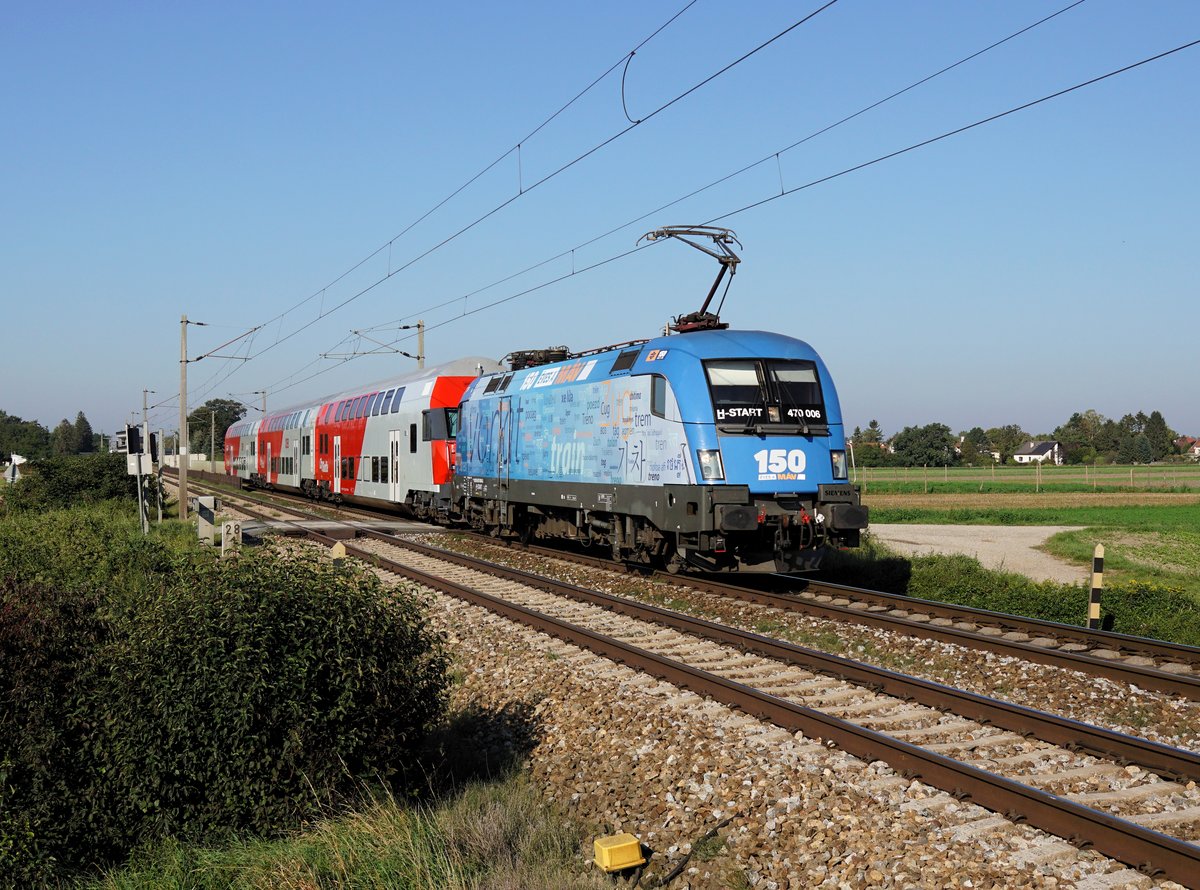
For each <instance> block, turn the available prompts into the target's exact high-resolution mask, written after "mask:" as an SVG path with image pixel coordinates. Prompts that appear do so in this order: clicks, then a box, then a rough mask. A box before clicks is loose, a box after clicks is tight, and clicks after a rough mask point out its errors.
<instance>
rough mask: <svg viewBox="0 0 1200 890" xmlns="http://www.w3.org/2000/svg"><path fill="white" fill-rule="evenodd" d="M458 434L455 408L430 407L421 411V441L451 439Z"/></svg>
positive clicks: (456, 410)
mask: <svg viewBox="0 0 1200 890" xmlns="http://www.w3.org/2000/svg"><path fill="white" fill-rule="evenodd" d="M457 435H458V409H457V408H430V409H429V410H427V411H422V412H421V441H422V442H434V441H438V442H440V441H444V440H446V439H453V438H454V437H456V436H457Z"/></svg>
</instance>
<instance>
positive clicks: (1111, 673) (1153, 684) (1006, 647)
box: [481, 536, 1200, 701]
mask: <svg viewBox="0 0 1200 890" xmlns="http://www.w3.org/2000/svg"><path fill="white" fill-rule="evenodd" d="M481 537H483V536H481ZM485 540H488V541H491V542H492V543H502V542H498V541H497V539H495V538H485ZM517 546H525V549H527V550H528V551H529V552H531V553H536V554H537V555H542V556H547V557H550V558H556V559H562V558H566V559H568V560H572V561H576V562H581V563H585V564H588V565H595V566H596V567H599V568H603V567H605V566H607V567H609V568H610V569H612V568H615V567H616V564H614V563H613V562H612V561H611V560H608V559H602V558H598V557H594V556H588V555H586V554H577V553H569V552H565V551H561V550H557V549H554V548H547V547H537V546H528V545H517ZM654 576H655V577H661V578H662V579H663V580H667V581H669V582H670V583H673V584H676V585H686V586H691V587H694V588H696V589H698V590H702V591H704V592H707V593H713V594H716V595H718V596H726V597H730V598H733V599H737V600H741V601H743V602H749V603H754V604H756V605H765V606H771V607H773V608H777V609H781V610H784V611H789V612H804V613H806V614H811V615H817V616H820V617H822V618H826V619H829V620H832V621H843V622H850V623H853V624H865V625H869V626H872V627H879V628H882V629H885V630H890V631H894V632H897V633H903V634H907V635H909V636H916V637H924V638H929V639H935V640H939V641H941V642H945V643H954V644H957V645H959V646H964V647H966V648H969V649H979V650H983V651H986V652H998V653H1000V654H1003V655H1010V656H1013V657H1016V658H1020V659H1021V660H1022V661H1032V662H1036V663H1039V664H1048V665H1052V666H1054V667H1062V668H1067V669H1069V670H1075V671H1080V672H1081V673H1086V674H1093V675H1095V676H1099V677H1105V678H1107V679H1110V680H1116V681H1119V682H1121V683H1131V684H1133V685H1136V686H1140V687H1141V688H1143V689H1153V690H1156V691H1158V692H1166V693H1170V694H1172V695H1178V696H1181V697H1183V698H1187V699H1192V700H1195V701H1200V676H1195V675H1193V676H1188V675H1186V674H1173V673H1170V672H1168V671H1161V670H1157V669H1155V668H1151V667H1142V666H1141V665H1132V664H1126V663H1124V662H1121V661H1119V660H1108V659H1104V658H1096V657H1095V656H1092V655H1087V654H1084V653H1078V652H1062V651H1060V650H1057V649H1050V648H1045V647H1042V646H1034V645H1032V644H1030V643H1024V642H1019V641H1016V640H1005V639H1001V638H999V637H992V636H985V635H981V634H978V633H975V632H973V631H968V630H962V629H960V628H957V627H939V626H936V625H932V624H929V623H928V622H917V621H909V620H907V619H905V618H899V617H896V616H894V615H888V614H887V613H884V612H868V611H864V610H861V609H851V608H849V607H848V606H839V605H835V604H833V603H822V602H818V601H816V600H810V599H805V598H803V597H796V596H794V595H787V594H780V593H772V592H770V591H766V590H757V589H755V588H752V587H743V586H741V585H736V584H727V583H724V582H717V581H713V580H711V579H708V578H697V577H695V576H692V575H687V576H681V575H671V574H669V573H666V572H655V573H654ZM814 583H815V582H814ZM820 583H821V584H822V585H823V582H820ZM824 586H828V587H829V588H830V589H836V590H838V591H839V592H847V593H851V592H853V591H856V590H858V589H859V588H852V587H842V586H839V585H824ZM863 593H864V594H870V595H872V596H877V597H890V596H895V597H896V603H897V605H898V606H899V605H906V606H909V607H912V606H914V605H918V604H919V605H920V607H921V611H925V612H930V613H932V614H935V615H939V614H944V615H945V616H946V617H949V616H950V615H952V614H957V613H958V611H959V610H960V609H961V607H952V606H948V605H947V604H945V603H936V602H933V601H931V600H914V599H911V598H908V597H903V596H899V595H896V594H884V593H881V592H880V591H867V590H864V591H863ZM927 607H928V608H927ZM913 611H915V609H914V610H913ZM975 614H979V615H994V616H996V623H1001V624H1004V625H1013V626H1015V625H1016V623H1017V622H1033V621H1036V620H1037V619H1026V618H1019V617H1016V616H1012V615H1007V614H1005V613H1003V612H987V611H986V610H983V609H979V610H975ZM1031 626H1032V625H1031ZM1037 626H1038V627H1039V628H1042V629H1045V630H1046V636H1050V635H1051V634H1054V633H1057V631H1056V630H1053V629H1056V628H1067V629H1068V630H1070V631H1071V632H1072V633H1073V634H1074V635H1075V637H1076V638H1078V639H1080V640H1085V639H1090V640H1091V642H1093V643H1095V639H1092V638H1090V637H1089V636H1088V634H1089V632H1088V631H1086V630H1085V629H1083V628H1078V627H1072V626H1071V625H1062V624H1055V623H1054V622H1049V621H1046V622H1039V623H1038V625H1037ZM1123 636H1124V635H1122V634H1108V635H1107V637H1109V638H1111V637H1123ZM1128 639H1130V640H1133V641H1136V642H1137V643H1138V644H1139V646H1141V649H1142V651H1146V650H1147V644H1149V645H1161V646H1163V647H1169V648H1168V649H1165V650H1164V651H1169V653H1170V654H1169V655H1166V656H1162V657H1167V658H1171V659H1178V660H1184V659H1182V658H1180V655H1179V653H1188V654H1190V655H1191V658H1190V659H1188V660H1192V661H1194V662H1195V663H1200V649H1194V648H1193V647H1190V646H1182V645H1176V644H1172V643H1160V641H1157V640H1145V639H1144V638H1142V637H1128Z"/></svg>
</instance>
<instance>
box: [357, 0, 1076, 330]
mask: <svg viewBox="0 0 1200 890" xmlns="http://www.w3.org/2000/svg"><path fill="white" fill-rule="evenodd" d="M1084 2H1086V0H1075V2H1073V3H1070V4H1068V5H1067V6H1064V7H1063V8H1061V9H1059V10H1058V11H1056V12H1053V13H1051V14H1050V15H1048V16H1045V17H1044V18H1041V19H1039V20H1038V21H1036V22H1033V23H1032V24H1030V25H1026V26H1025V27H1023V28H1021V29H1020V30H1017V31H1014V32H1013V33H1011V34H1009V35H1008V36H1007V37H1004V38H1001V39H1000V40H997V41H994V42H993V43H991V44H989V45H988V46H985V47H983V48H982V49H980V50H977V51H975V52H973V53H971V54H970V55H967V56H964V57H963V58H961V59H959V60H958V61H957V62H954V63H952V64H950V65H946V66H945V67H943V68H941V69H939V70H937V71H935V72H933V73H932V74H929V75H927V76H925V77H922V78H921V79H919V80H916V81H913V82H912V83H910V84H909V85H908V86H906V87H903V88H902V89H899V90H896V91H895V92H892V93H890V94H889V95H887V96H884V97H883V98H882V99H879V100H877V101H875V102H872V103H871V104H869V105H866V106H864V107H862V108H860V109H859V110H858V111H855V112H854V113H853V114H848V115H846V116H845V117H843V118H841V119H840V120H838V121H835V122H834V123H831V124H829V125H827V126H825V127H822V128H821V129H819V130H815V131H813V132H812V133H810V134H808V135H807V136H804V137H803V138H801V139H798V140H796V141H795V142H793V143H791V144H790V145H787V146H785V147H784V148H781V149H778V150H777V151H773V152H771V153H770V154H768V155H766V156H765V157H762V158H760V159H759V160H757V161H754V162H753V163H750V164H747V165H745V166H743V167H741V168H740V169H738V170H734V171H733V172H732V173H727V174H725V175H724V176H722V177H720V178H718V179H715V180H713V181H712V182H710V183H708V184H707V185H703V186H701V187H700V188H698V189H695V190H693V191H691V192H688V193H687V194H686V195H683V196H681V197H679V198H675V199H674V200H672V201H668V202H667V203H665V204H662V205H659V206H658V207H656V208H654V209H653V210H650V211H647V212H645V213H643V214H641V215H639V216H637V217H634V218H633V219H631V220H628V221H627V222H624V223H621V224H620V225H618V226H614V227H613V228H610V229H608V230H607V231H605V232H602V233H601V234H599V235H596V236H594V237H592V238H589V239H588V240H586V241H582V242H580V243H579V244H576V245H575V246H574V247H570V248H567V249H566V250H563V251H560V252H559V253H556V254H555V255H554V256H551V257H548V258H546V259H544V260H541V261H539V262H537V263H534V264H533V265H530V266H526V267H525V268H524V269H521V270H520V271H518V272H513V273H512V274H510V275H506V276H504V277H503V278H499V279H497V280H495V281H492V282H490V283H489V284H485V285H483V286H482V287H479V288H476V289H475V290H473V291H470V292H468V293H466V294H462V295H460V296H455V297H453V298H451V299H448V300H445V301H443V302H441V303H436V304H434V305H432V306H428V307H425V308H423V309H419V310H416V311H413V312H410V313H408V314H406V315H404V316H401V317H400V318H398V319H396V320H394V321H390V322H384V323H383V324H380V325H375V326H373V327H371V328H367V329H366V330H385V329H388V328H391V327H394V326H395V325H398V324H401V323H402V322H404V321H406V320H408V319H410V318H415V317H417V316H420V315H423V314H426V313H429V312H435V311H437V310H438V309H443V308H445V307H446V306H450V305H453V304H454V303H457V302H459V301H465V300H468V299H470V298H471V297H474V296H476V295H478V294H480V293H482V292H484V291H487V290H490V289H491V288H493V287H498V286H499V285H501V284H505V283H506V282H508V281H511V280H512V279H514V278H519V277H520V276H522V275H525V274H528V273H529V272H532V271H534V270H536V269H539V268H541V267H542V266H545V265H548V264H549V263H552V262H555V261H556V260H560V259H562V258H564V257H566V256H568V255H569V254H571V253H574V252H575V251H577V250H582V249H583V248H585V247H588V246H590V245H592V244H595V243H596V242H597V241H601V240H603V239H604V238H608V237H610V236H612V235H614V234H616V233H617V232H620V231H622V230H623V229H627V228H629V227H631V226H634V225H636V224H637V223H639V222H643V221H644V220H646V219H648V218H650V217H651V216H654V215H655V214H658V213H661V212H662V211H664V210H667V209H668V208H670V207H674V206H675V205H676V204H681V203H682V202H684V201H686V200H688V199H690V198H694V197H696V196H697V195H699V194H702V193H703V192H705V191H708V190H709V189H712V188H715V187H716V186H718V185H721V184H723V183H725V182H728V181H729V180H731V179H734V178H736V177H738V176H740V175H742V174H743V173H747V172H749V171H750V170H753V169H754V168H755V167H758V166H761V165H762V164H764V163H767V162H769V161H771V160H773V159H775V158H777V157H779V156H780V155H782V154H785V153H786V152H788V151H791V150H792V149H794V148H796V147H798V146H800V145H803V144H804V143H806V142H808V141H809V140H811V139H814V138H816V137H818V136H821V135H823V134H825V133H828V132H830V131H831V130H833V129H835V128H837V127H839V126H841V125H842V124H845V123H847V122H849V121H852V120H854V119H855V118H857V117H859V116H860V115H863V114H865V113H867V112H869V111H872V110H874V109H876V108H879V107H880V106H881V105H884V104H885V103H887V102H890V101H892V100H893V99H896V98H898V97H900V96H902V95H904V94H905V93H908V92H910V91H911V90H914V89H916V88H917V87H920V86H923V85H924V84H927V83H929V82H930V81H932V80H934V79H935V78H937V77H940V76H941V75H943V74H946V73H947V72H950V71H953V70H954V69H955V68H958V67H959V66H961V65H964V64H966V63H967V62H970V61H972V60H973V59H977V58H979V57H980V56H982V55H983V54H985V53H987V52H990V51H991V50H993V49H996V48H997V47H999V46H1002V45H1003V44H1005V43H1008V42H1009V41H1010V40H1013V39H1015V38H1016V37H1019V36H1021V35H1022V34H1025V33H1027V32H1029V31H1031V30H1033V29H1034V28H1036V27H1038V26H1039V25H1043V24H1045V23H1046V22H1048V21H1050V20H1051V19H1054V18H1056V17H1058V16H1060V15H1062V14H1063V13H1065V12H1067V11H1069V10H1071V9H1074V8H1075V7H1076V6H1079V5H1081V4H1082V3H1084ZM781 191H783V189H782V188H781ZM395 342H398V341H395Z"/></svg>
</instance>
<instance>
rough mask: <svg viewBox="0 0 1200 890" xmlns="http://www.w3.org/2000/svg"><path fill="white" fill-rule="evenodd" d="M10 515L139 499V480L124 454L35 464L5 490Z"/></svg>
mask: <svg viewBox="0 0 1200 890" xmlns="http://www.w3.org/2000/svg"><path fill="white" fill-rule="evenodd" d="M3 495H4V497H3V501H2V504H3V508H4V511H5V512H7V513H23V512H33V511H43V510H61V509H65V508H67V507H71V506H75V505H78V504H95V503H99V502H100V501H106V500H133V499H136V498H137V477H136V476H130V475H129V474H128V473H127V472H126V465H125V455H123V454H74V455H66V456H62V457H47V458H42V459H41V460H35V461H31V462H30V463H29V464H27V465H26V466H25V468H24V476H23V477H22V478H21V480H20V481H19V482H16V483H13V484H12V485H9V486H6V487H5V488H4V490H3Z"/></svg>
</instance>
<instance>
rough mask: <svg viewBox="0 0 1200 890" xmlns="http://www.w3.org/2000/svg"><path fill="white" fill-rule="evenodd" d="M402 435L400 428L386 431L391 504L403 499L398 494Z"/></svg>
mask: <svg viewBox="0 0 1200 890" xmlns="http://www.w3.org/2000/svg"><path fill="white" fill-rule="evenodd" d="M402 436H403V432H402V431H401V430H389V431H388V461H389V462H390V464H391V466H389V467H388V471H389V472H388V500H389V501H391V502H392V503H393V504H398V503H400V502H401V501H402V500H403V498H402V497H401V496H400V442H401V437H402Z"/></svg>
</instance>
